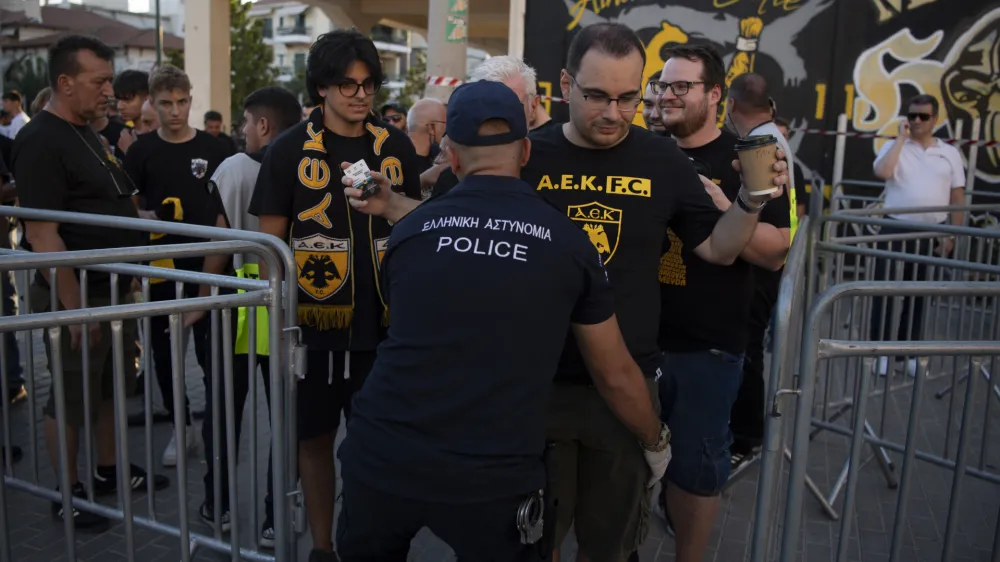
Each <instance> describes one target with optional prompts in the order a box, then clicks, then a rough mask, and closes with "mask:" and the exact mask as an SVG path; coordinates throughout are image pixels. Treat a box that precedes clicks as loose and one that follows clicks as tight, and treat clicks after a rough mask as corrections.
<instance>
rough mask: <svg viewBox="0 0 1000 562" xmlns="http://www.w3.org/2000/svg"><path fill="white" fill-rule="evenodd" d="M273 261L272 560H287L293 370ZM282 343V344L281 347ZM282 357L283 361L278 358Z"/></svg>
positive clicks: (290, 547) (290, 541) (291, 287)
mask: <svg viewBox="0 0 1000 562" xmlns="http://www.w3.org/2000/svg"><path fill="white" fill-rule="evenodd" d="M272 265H274V264H270V263H269V264H268V275H269V277H270V278H269V279H268V281H269V282H270V286H271V299H272V300H271V305H270V306H269V307H268V324H269V325H270V326H269V328H268V330H269V333H268V337H269V340H270V345H271V355H270V357H269V358H268V360H269V361H270V363H271V369H270V371H271V454H272V458H273V459H274V461H273V463H272V470H273V472H274V504H275V505H274V533H275V537H274V538H275V542H274V548H275V552H274V554H275V559H276V560H291V559H292V558H291V556H292V552H293V550H294V544H293V541H294V533H293V532H292V526H291V521H289V520H288V517H287V515H288V513H289V506H290V498H289V497H288V480H287V478H288V476H287V475H286V470H287V469H288V467H290V466H291V464H292V461H291V460H290V459H288V458H286V451H288V454H287V456H288V457H294V456H295V453H291V450H294V449H291V450H290V448H289V447H288V442H287V439H288V437H289V435H290V434H289V431H290V430H289V429H288V428H286V427H285V420H284V419H283V416H282V414H283V413H285V415H287V416H288V417H289V419H290V420H292V421H290V422H289V425H292V426H294V425H295V422H294V418H293V417H292V416H291V415H290V414H288V413H287V410H286V409H285V405H286V403H287V402H288V401H287V400H286V399H285V393H286V382H285V380H286V379H291V378H293V377H294V374H292V373H290V372H287V371H286V370H285V369H284V364H285V363H286V362H287V361H289V360H290V359H288V358H289V355H290V354H291V353H292V346H291V345H290V344H289V345H285V340H284V339H283V338H282V335H283V334H282V332H281V324H282V317H281V303H282V291H281V285H282V279H281V277H279V276H278V272H277V271H275V270H274V268H273V267H271V266H272ZM288 290H289V291H294V290H296V286H295V285H289V287H288ZM282 346H284V347H282ZM282 351H284V354H285V356H284V357H282ZM282 359H286V361H282ZM290 385H291V383H289V386H290Z"/></svg>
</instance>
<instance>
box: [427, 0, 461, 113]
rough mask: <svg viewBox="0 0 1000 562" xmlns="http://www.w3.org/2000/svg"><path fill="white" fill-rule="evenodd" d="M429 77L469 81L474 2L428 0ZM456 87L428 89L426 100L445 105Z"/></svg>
mask: <svg viewBox="0 0 1000 562" xmlns="http://www.w3.org/2000/svg"><path fill="white" fill-rule="evenodd" d="M428 2H429V4H428V7H427V76H445V77H451V78H459V79H461V80H464V79H465V74H466V68H465V67H466V47H467V46H468V34H469V2H470V0H428ZM454 89H455V87H454V86H432V85H429V84H428V86H427V89H426V90H425V92H424V96H426V97H429V98H437V99H439V100H441V101H443V102H445V103H447V102H448V98H450V97H451V92H452V91H453V90H454Z"/></svg>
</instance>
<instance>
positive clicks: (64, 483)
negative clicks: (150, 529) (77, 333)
mask: <svg viewBox="0 0 1000 562" xmlns="http://www.w3.org/2000/svg"><path fill="white" fill-rule="evenodd" d="M49 290H50V291H51V292H50V294H49V296H50V298H51V306H52V310H53V311H56V310H59V278H58V274H57V270H56V268H54V267H53V268H49ZM81 329H82V331H84V332H85V331H87V325H86V324H83V325H82V326H81ZM48 332H49V349H50V350H51V353H50V355H51V356H50V357H49V363H50V365H49V373H50V374H51V375H52V392H53V393H54V394H55V403H56V419H55V426H56V441H57V442H58V447H59V476H58V478H59V491H60V492H62V508H63V511H62V518H63V533H65V536H66V559H67V560H76V542H75V541H76V538H75V527H74V525H73V520H74V517H73V513H74V509H75V508H74V507H73V489H72V487H71V486H72V484H73V483H72V482H70V480H69V463H70V461H69V444H68V441H67V436H66V424H67V420H66V386H65V382H64V379H63V360H62V328H61V327H55V328H49V330H48ZM73 463H74V464H75V463H76V459H73Z"/></svg>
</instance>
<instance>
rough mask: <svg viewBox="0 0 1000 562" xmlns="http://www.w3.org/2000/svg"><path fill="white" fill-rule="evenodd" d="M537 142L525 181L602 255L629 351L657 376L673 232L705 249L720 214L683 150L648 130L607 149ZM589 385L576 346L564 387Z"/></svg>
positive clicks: (565, 366)
mask: <svg viewBox="0 0 1000 562" xmlns="http://www.w3.org/2000/svg"><path fill="white" fill-rule="evenodd" d="M566 126H569V125H566ZM531 141H532V148H531V159H530V160H529V161H528V165H527V167H525V168H524V170H523V171H522V174H521V177H522V178H523V179H524V180H525V181H526V182H527V183H528V184H529V185H531V186H532V187H533V188H535V190H536V191H537V192H538V193H539V194H540V195H541V196H542V197H544V198H545V199H546V200H547V201H549V203H551V204H553V205H555V206H556V208H558V209H559V210H560V211H561V212H563V213H565V214H566V216H567V217H569V219H570V220H572V221H573V222H574V223H576V225H577V226H579V227H580V228H581V229H582V230H583V231H584V233H586V234H587V236H588V238H589V239H590V241H591V243H592V244H593V245H594V247H595V248H596V249H597V251H598V253H600V255H601V257H602V259H603V260H604V263H605V267H606V268H607V272H608V276H609V278H610V280H611V285H612V287H613V288H614V292H615V304H616V306H615V308H616V313H617V316H618V323H619V325H620V327H621V331H622V335H623V336H624V338H625V343H626V344H627V345H628V348H629V351H630V352H631V353H632V356H633V358H634V359H635V360H636V362H637V363H638V364H639V367H640V368H642V369H643V371H644V372H645V373H647V374H648V375H650V376H652V375H653V373H654V372H655V371H656V369H657V368H658V367H659V365H660V363H661V361H660V349H659V346H658V344H657V341H656V339H657V333H658V331H659V319H660V289H659V283H658V282H657V271H658V269H659V263H660V254H661V250H662V247H663V239H664V237H665V236H666V232H667V227H668V226H669V227H670V228H671V229H672V230H673V231H674V232H675V233H677V236H679V237H680V239H681V240H683V241H684V243H685V244H686V245H688V246H690V247H695V246H698V245H699V244H701V243H702V242H704V241H705V240H706V239H707V238H708V236H709V235H710V234H711V232H712V229H713V228H714V227H715V223H716V222H717V221H718V218H719V216H720V213H719V211H718V209H717V208H716V207H715V205H714V204H713V203H712V199H711V198H710V197H709V196H708V194H707V193H706V192H705V189H704V187H703V186H702V184H701V180H699V179H698V176H697V174H696V172H695V169H694V166H693V165H692V164H691V162H690V160H688V159H687V157H685V156H684V154H683V153H682V152H681V151H680V150H679V149H678V148H677V145H676V143H674V141H673V140H671V139H668V138H664V137H660V136H656V135H653V134H652V133H650V132H649V131H646V130H645V129H643V128H641V127H635V126H632V127H631V129H630V130H629V132H628V135H627V136H626V137H625V139H623V140H622V141H621V142H620V143H619V144H617V145H616V146H614V147H611V148H605V149H590V148H583V147H579V146H576V145H574V144H572V143H570V142H569V141H568V140H567V139H566V136H565V134H564V132H563V127H549V128H545V129H542V130H541V131H539V132H538V133H533V134H532V135H531ZM675 320H676V321H677V322H683V321H684V319H683V318H676V319H675ZM570 339H571V340H572V338H570ZM588 380H589V375H588V374H587V370H586V368H585V366H584V364H583V359H582V357H581V356H580V352H579V350H578V349H577V347H576V343H575V341H573V342H571V343H570V344H568V345H567V346H566V348H565V351H564V353H563V360H562V361H561V362H560V368H559V374H558V375H557V381H567V382H586V381H588Z"/></svg>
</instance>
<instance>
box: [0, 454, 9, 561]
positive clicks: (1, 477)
mask: <svg viewBox="0 0 1000 562" xmlns="http://www.w3.org/2000/svg"><path fill="white" fill-rule="evenodd" d="M0 562H11V558H10V527H9V525H8V523H7V478H6V475H5V474H3V473H0Z"/></svg>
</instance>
